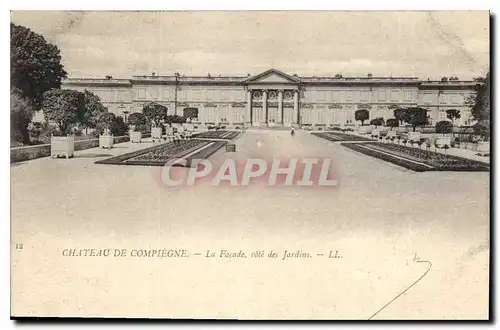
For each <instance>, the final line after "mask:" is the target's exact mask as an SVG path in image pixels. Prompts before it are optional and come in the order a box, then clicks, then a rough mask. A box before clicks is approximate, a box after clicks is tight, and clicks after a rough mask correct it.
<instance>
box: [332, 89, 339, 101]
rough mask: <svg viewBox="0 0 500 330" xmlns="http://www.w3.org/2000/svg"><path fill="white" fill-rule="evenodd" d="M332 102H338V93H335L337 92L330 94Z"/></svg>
mask: <svg viewBox="0 0 500 330" xmlns="http://www.w3.org/2000/svg"><path fill="white" fill-rule="evenodd" d="M332 100H333V101H338V100H339V92H337V91H335V92H332Z"/></svg>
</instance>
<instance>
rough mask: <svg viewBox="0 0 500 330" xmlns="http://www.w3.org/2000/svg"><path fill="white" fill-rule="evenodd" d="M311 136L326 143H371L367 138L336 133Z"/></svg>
mask: <svg viewBox="0 0 500 330" xmlns="http://www.w3.org/2000/svg"><path fill="white" fill-rule="evenodd" d="M311 134H312V135H315V136H317V137H320V138H323V139H325V140H328V141H332V142H341V141H372V140H371V139H369V138H366V137H363V136H358V135H352V134H345V133H338V132H335V133H333V132H324V133H323V132H322V133H311Z"/></svg>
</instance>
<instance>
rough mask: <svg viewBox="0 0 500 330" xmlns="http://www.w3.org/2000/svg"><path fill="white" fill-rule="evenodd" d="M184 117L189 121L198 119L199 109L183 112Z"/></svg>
mask: <svg viewBox="0 0 500 330" xmlns="http://www.w3.org/2000/svg"><path fill="white" fill-rule="evenodd" d="M182 114H183V117H184V118H186V119H188V118H190V119H193V118H198V108H186V109H184V111H183V112H182Z"/></svg>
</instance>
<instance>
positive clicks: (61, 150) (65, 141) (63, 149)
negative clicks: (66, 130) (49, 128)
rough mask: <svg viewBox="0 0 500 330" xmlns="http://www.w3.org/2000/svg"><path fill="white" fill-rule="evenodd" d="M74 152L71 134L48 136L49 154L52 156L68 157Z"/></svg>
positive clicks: (73, 140) (73, 141)
mask: <svg viewBox="0 0 500 330" xmlns="http://www.w3.org/2000/svg"><path fill="white" fill-rule="evenodd" d="M74 152H75V137H74V136H73V135H66V136H54V135H52V136H51V138H50V155H51V157H52V158H57V157H59V156H61V157H66V158H70V157H73V156H74Z"/></svg>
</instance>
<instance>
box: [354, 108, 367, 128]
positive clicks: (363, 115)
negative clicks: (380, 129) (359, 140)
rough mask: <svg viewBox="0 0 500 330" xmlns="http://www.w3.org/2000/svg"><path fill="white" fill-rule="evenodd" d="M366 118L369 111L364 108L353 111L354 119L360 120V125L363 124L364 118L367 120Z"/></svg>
mask: <svg viewBox="0 0 500 330" xmlns="http://www.w3.org/2000/svg"><path fill="white" fill-rule="evenodd" d="M368 118H370V113H369V112H368V110H366V109H362V110H357V111H356V112H355V113H354V119H356V120H357V121H360V122H361V126H363V125H364V123H365V120H368Z"/></svg>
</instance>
